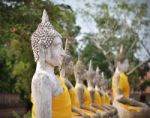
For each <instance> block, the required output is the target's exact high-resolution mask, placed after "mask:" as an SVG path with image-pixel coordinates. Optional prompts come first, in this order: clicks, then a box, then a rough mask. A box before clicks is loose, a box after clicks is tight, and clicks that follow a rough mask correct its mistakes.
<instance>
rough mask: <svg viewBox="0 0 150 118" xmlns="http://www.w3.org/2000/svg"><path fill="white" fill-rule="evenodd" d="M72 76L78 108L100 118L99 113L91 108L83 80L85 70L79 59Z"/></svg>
mask: <svg viewBox="0 0 150 118" xmlns="http://www.w3.org/2000/svg"><path fill="white" fill-rule="evenodd" d="M74 75H75V80H76V85H75V90H76V94H77V98H78V101H79V107H80V108H81V109H84V110H86V111H88V112H86V113H89V112H90V114H91V113H92V114H94V115H95V116H96V118H100V117H101V114H100V112H99V111H98V110H97V109H95V108H94V107H92V106H91V103H90V96H89V92H88V90H87V87H86V86H85V85H84V80H86V79H85V78H86V70H85V67H84V65H83V64H82V62H81V60H80V59H78V61H77V63H76V64H75V66H74Z"/></svg>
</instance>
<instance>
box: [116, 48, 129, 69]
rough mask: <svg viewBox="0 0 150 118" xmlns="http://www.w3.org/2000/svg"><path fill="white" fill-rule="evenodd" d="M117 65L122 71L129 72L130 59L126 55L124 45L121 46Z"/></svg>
mask: <svg viewBox="0 0 150 118" xmlns="http://www.w3.org/2000/svg"><path fill="white" fill-rule="evenodd" d="M116 66H117V67H118V69H119V70H120V71H121V72H127V71H128V68H129V61H128V59H127V58H125V56H124V50H123V46H121V47H120V51H119V54H118V56H117V59H116Z"/></svg>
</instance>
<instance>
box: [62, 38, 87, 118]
mask: <svg viewBox="0 0 150 118" xmlns="http://www.w3.org/2000/svg"><path fill="white" fill-rule="evenodd" d="M68 47H69V46H68V39H66V44H65V52H66V56H65V57H64V58H63V62H62V65H61V71H60V77H61V78H62V79H63V80H64V83H65V85H66V87H67V88H68V92H69V95H70V99H71V108H72V114H73V118H76V117H77V118H80V117H81V118H90V114H88V113H86V111H84V110H83V109H80V107H79V101H78V98H77V95H76V91H75V88H74V86H73V85H72V83H71V82H70V81H69V80H68V77H69V76H70V75H71V74H73V68H74V65H73V62H72V58H71V55H70V54H69V52H68Z"/></svg>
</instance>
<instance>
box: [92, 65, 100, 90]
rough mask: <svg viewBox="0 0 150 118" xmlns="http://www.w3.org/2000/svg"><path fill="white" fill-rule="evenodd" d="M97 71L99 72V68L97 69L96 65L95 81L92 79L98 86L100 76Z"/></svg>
mask: <svg viewBox="0 0 150 118" xmlns="http://www.w3.org/2000/svg"><path fill="white" fill-rule="evenodd" d="M99 72H100V70H99V68H98V67H97V68H96V73H95V81H94V83H95V85H97V86H98V87H99V86H100V85H99V83H100V78H101V76H100V74H99Z"/></svg>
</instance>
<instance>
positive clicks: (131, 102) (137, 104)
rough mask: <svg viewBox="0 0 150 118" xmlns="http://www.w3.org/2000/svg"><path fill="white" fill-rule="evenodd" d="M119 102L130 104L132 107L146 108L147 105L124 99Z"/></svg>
mask: <svg viewBox="0 0 150 118" xmlns="http://www.w3.org/2000/svg"><path fill="white" fill-rule="evenodd" d="M118 101H119V102H121V103H124V104H129V105H131V106H139V107H146V105H145V104H144V103H142V102H139V101H136V100H134V99H132V98H127V97H122V98H121V99H119V100H118Z"/></svg>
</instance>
